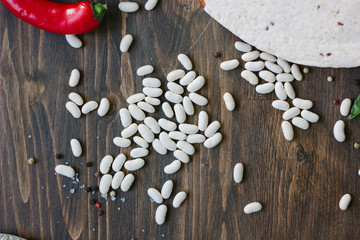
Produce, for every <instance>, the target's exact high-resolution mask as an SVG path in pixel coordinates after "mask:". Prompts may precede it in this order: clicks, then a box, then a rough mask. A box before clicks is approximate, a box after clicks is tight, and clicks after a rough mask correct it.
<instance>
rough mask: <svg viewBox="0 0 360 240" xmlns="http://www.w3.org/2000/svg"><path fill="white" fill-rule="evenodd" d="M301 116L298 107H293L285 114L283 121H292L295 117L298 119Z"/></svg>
mask: <svg viewBox="0 0 360 240" xmlns="http://www.w3.org/2000/svg"><path fill="white" fill-rule="evenodd" d="M299 114H300V109H299V108H297V107H292V108H290V109H288V110H286V111H285V112H284V113H283V119H284V120H290V119H292V118H293V117H296V116H297V115H299Z"/></svg>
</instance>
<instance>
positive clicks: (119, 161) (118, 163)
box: [111, 153, 126, 172]
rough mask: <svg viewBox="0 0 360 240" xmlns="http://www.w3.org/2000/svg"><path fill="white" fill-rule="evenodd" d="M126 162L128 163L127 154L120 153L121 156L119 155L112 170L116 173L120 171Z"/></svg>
mask: <svg viewBox="0 0 360 240" xmlns="http://www.w3.org/2000/svg"><path fill="white" fill-rule="evenodd" d="M125 161H126V156H125V154H123V153H120V154H119V155H117V156H116V158H115V159H114V161H113V163H112V165H111V168H112V170H114V171H115V172H118V171H120V170H121V168H122V166H123V165H124V162H125Z"/></svg>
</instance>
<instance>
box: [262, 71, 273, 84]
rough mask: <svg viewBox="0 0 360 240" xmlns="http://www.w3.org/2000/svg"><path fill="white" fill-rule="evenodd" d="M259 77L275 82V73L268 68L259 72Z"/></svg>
mask: <svg viewBox="0 0 360 240" xmlns="http://www.w3.org/2000/svg"><path fill="white" fill-rule="evenodd" d="M259 77H260V78H262V79H264V80H265V81H267V82H275V74H273V73H272V72H270V71H268V70H262V71H260V72H259Z"/></svg>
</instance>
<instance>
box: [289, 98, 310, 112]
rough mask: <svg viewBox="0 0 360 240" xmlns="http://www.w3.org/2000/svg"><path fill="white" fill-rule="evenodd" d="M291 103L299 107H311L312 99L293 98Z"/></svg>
mask: <svg viewBox="0 0 360 240" xmlns="http://www.w3.org/2000/svg"><path fill="white" fill-rule="evenodd" d="M292 104H293V105H294V106H295V107H298V108H300V109H306V110H307V109H310V108H312V106H313V103H312V101H310V100H305V99H301V98H294V99H293V100H292Z"/></svg>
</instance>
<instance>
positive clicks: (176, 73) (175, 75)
mask: <svg viewBox="0 0 360 240" xmlns="http://www.w3.org/2000/svg"><path fill="white" fill-rule="evenodd" d="M184 76H185V71H184V70H182V69H175V70H173V71H171V72H169V73H168V75H167V76H166V79H167V80H168V81H169V82H173V81H175V80H178V79H180V78H182V77H184Z"/></svg>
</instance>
